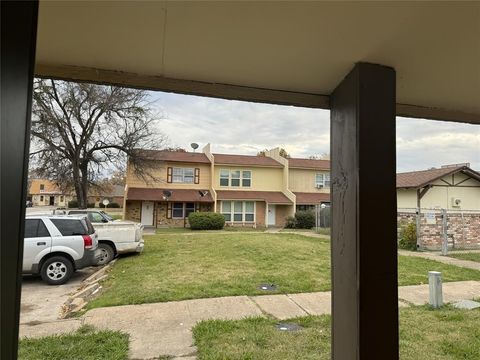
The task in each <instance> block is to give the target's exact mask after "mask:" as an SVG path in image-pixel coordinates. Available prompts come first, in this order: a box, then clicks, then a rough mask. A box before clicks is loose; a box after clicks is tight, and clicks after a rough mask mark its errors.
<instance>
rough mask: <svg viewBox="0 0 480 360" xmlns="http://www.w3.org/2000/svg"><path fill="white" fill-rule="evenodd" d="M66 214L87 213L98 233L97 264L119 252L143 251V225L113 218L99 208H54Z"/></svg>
mask: <svg viewBox="0 0 480 360" xmlns="http://www.w3.org/2000/svg"><path fill="white" fill-rule="evenodd" d="M59 211H63V212H64V213H66V214H68V215H79V214H83V215H87V216H88V219H89V220H90V221H91V223H92V224H93V226H94V227H95V230H96V231H97V234H98V247H99V253H100V256H99V258H98V265H105V264H108V263H109V262H110V261H112V260H113V259H114V258H115V257H117V256H118V255H119V254H125V253H140V252H142V251H143V247H144V240H143V225H142V224H139V223H135V222H132V221H120V220H114V219H112V218H111V217H110V216H108V214H106V213H105V212H103V211H101V210H90V209H89V210H81V209H78V210H77V209H75V210H56V213H58V212H59Z"/></svg>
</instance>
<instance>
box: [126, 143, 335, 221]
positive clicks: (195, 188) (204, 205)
mask: <svg viewBox="0 0 480 360" xmlns="http://www.w3.org/2000/svg"><path fill="white" fill-rule="evenodd" d="M145 154H146V156H147V157H148V158H150V159H151V164H152V166H153V167H154V168H156V170H155V178H157V179H158V180H157V181H155V182H154V183H147V182H145V181H144V180H143V179H140V178H138V177H136V176H135V174H134V173H133V171H132V169H131V166H130V165H129V166H128V167H127V178H126V191H125V208H124V217H125V219H129V220H134V221H140V222H142V223H143V224H144V225H147V226H183V225H184V224H185V223H186V218H187V217H188V214H189V213H191V212H193V211H216V212H219V213H221V214H223V215H224V217H225V220H226V223H227V224H228V225H233V226H283V225H284V223H285V219H286V217H287V216H289V215H293V214H294V213H295V211H297V210H305V209H310V208H312V207H314V206H315V205H318V204H321V203H330V162H329V161H327V160H311V159H297V158H290V159H285V158H283V157H281V156H280V150H279V149H278V148H277V149H273V150H270V151H266V152H265V156H251V155H232V154H213V153H211V152H210V145H207V146H205V147H204V149H203V151H202V152H199V153H194V152H175V151H145Z"/></svg>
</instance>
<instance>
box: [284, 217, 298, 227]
mask: <svg viewBox="0 0 480 360" xmlns="http://www.w3.org/2000/svg"><path fill="white" fill-rule="evenodd" d="M296 227H297V220H296V219H295V217H293V216H289V217H287V219H286V220H285V228H286V229H295V228H296Z"/></svg>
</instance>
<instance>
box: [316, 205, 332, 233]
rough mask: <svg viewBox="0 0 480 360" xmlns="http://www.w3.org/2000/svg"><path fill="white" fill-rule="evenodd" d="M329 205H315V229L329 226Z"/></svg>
mask: <svg viewBox="0 0 480 360" xmlns="http://www.w3.org/2000/svg"><path fill="white" fill-rule="evenodd" d="M330 213H331V211H330V205H327V204H317V205H315V229H316V230H318V229H320V228H329V227H330Z"/></svg>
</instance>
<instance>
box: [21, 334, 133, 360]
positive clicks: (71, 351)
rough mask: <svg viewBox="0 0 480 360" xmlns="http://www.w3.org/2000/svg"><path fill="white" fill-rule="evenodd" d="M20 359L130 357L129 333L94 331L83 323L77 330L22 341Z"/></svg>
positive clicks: (94, 359)
mask: <svg viewBox="0 0 480 360" xmlns="http://www.w3.org/2000/svg"><path fill="white" fill-rule="evenodd" d="M18 358H19V359H21V360H39V359H49V360H65V359H69V360H97V359H109V360H120V359H128V335H126V334H123V333H120V332H117V331H109V330H107V331H95V330H94V329H93V328H92V327H89V326H84V327H82V328H80V329H79V330H77V331H76V332H73V333H70V334H66V335H58V336H47V337H43V338H39V339H23V340H20V344H19V350H18Z"/></svg>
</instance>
